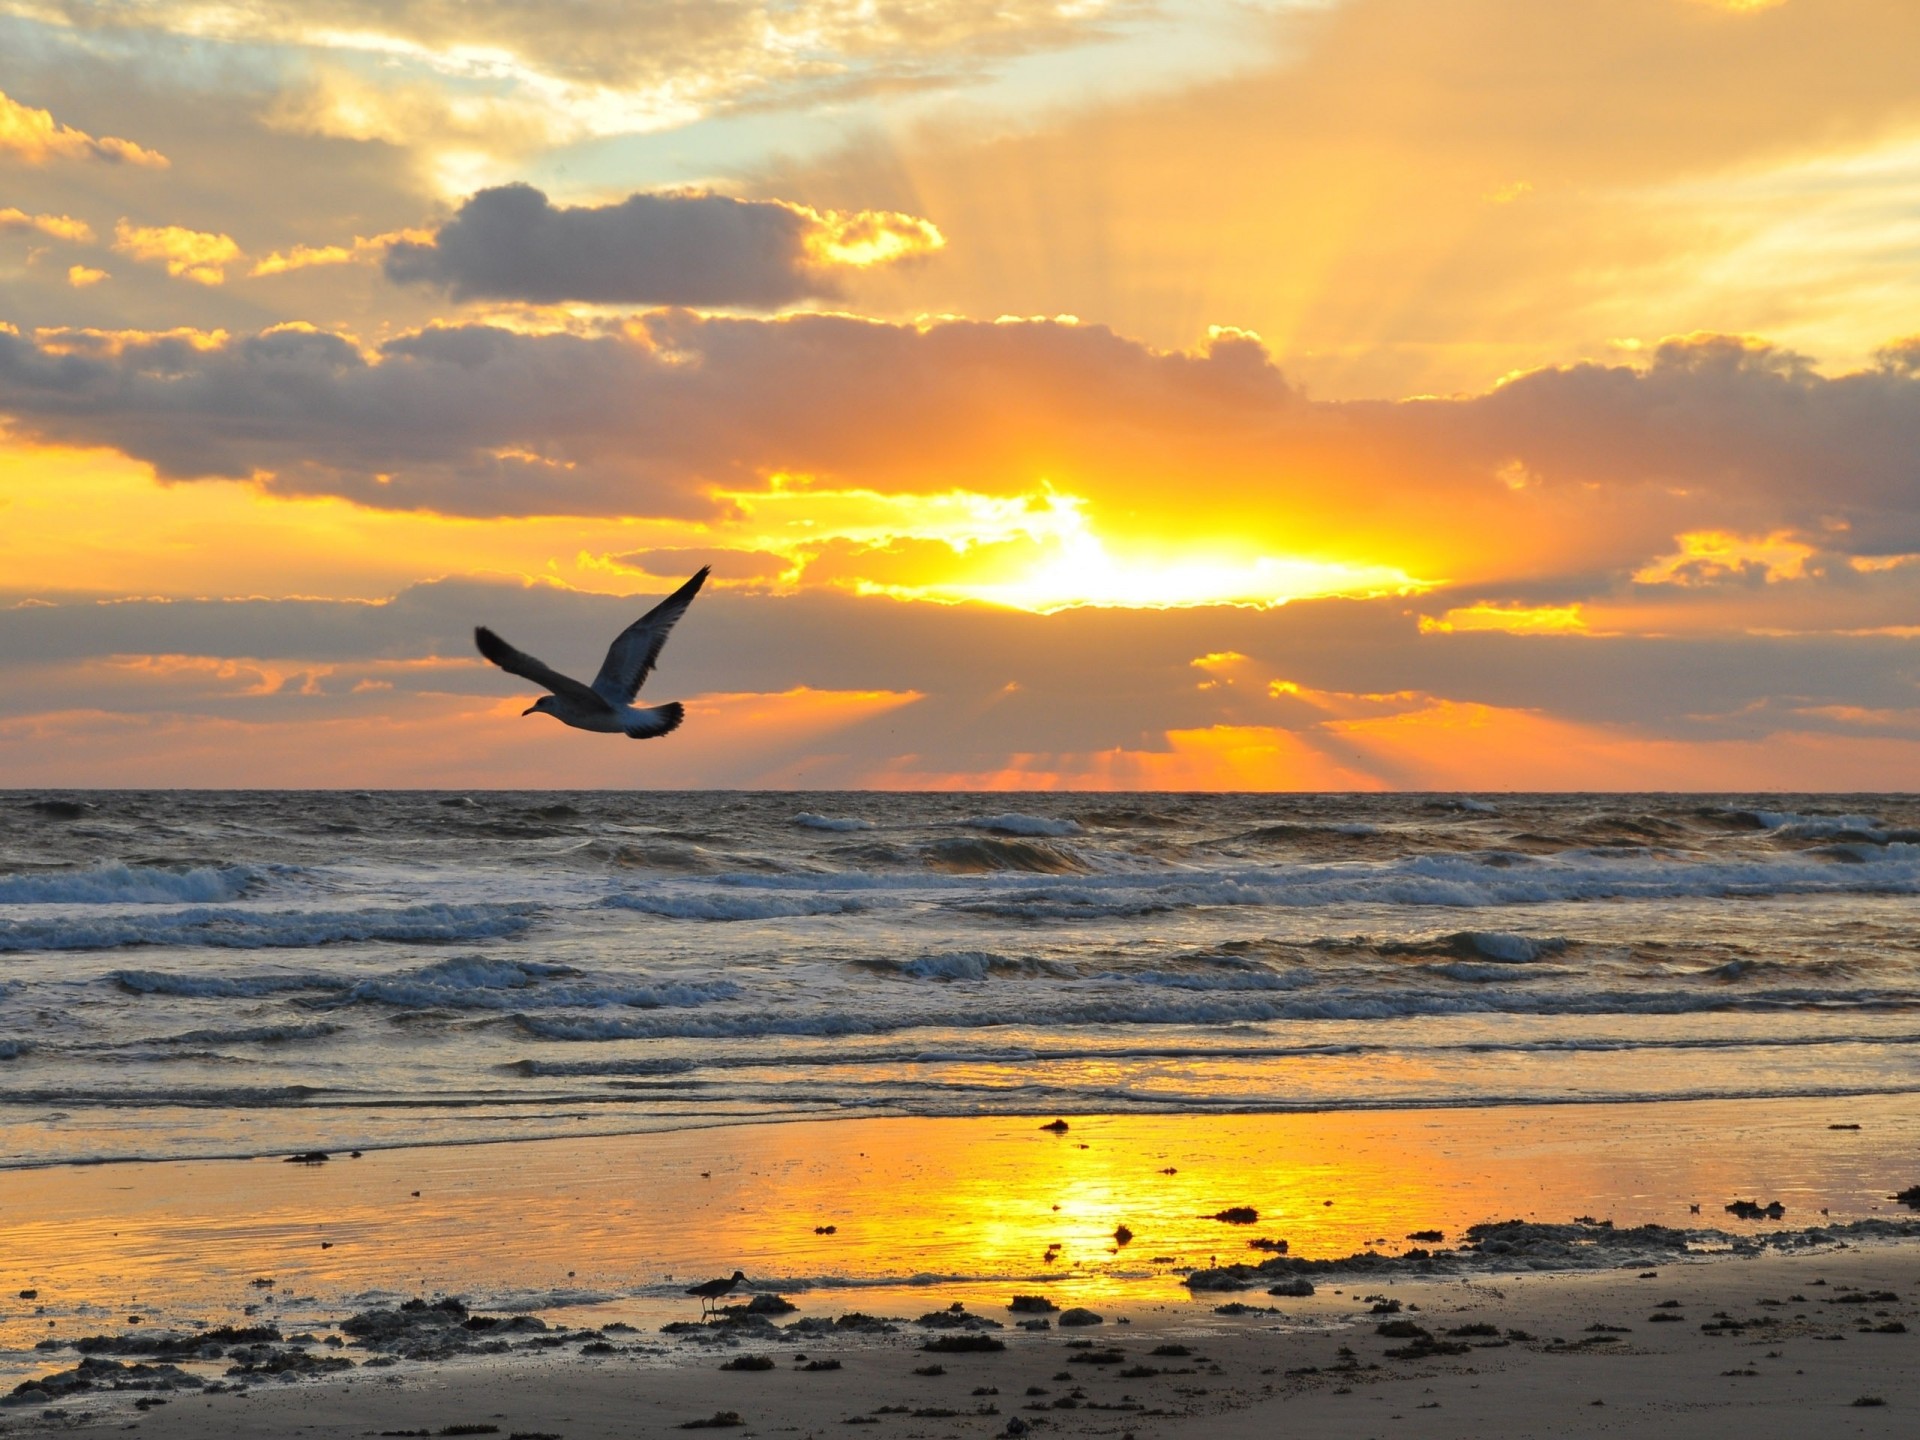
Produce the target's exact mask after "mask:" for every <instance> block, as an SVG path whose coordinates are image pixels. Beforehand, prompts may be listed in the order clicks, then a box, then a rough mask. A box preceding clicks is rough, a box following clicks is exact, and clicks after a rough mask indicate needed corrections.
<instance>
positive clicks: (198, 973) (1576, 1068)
mask: <svg viewBox="0 0 1920 1440" xmlns="http://www.w3.org/2000/svg"><path fill="white" fill-rule="evenodd" d="M1916 893H1920V801H1916V799H1915V798H1914V797H1910V796H1889V795H1858V796H1844V797H1836V796H1785V795H1511V794H1498V795H1493V794H1489V795H1477V796H1473V795H1404V794H1400V795H1275V794H1132V795H1129V794H1099V795H1093V794H1006V793H992V794H954V793H940V794H919V793H915V794H893V793H871V792H860V793H821V792H806V793H742V792H733V791H727V792H678V791H676V792H666V793H660V792H643V793H630V792H604V791H595V792H582V793H558V792H539V793H516V792H474V793H470V794H449V793H427V792H381V793H351V792H337V791H329V792H300V793H295V792H264V791H244V792H242V791H235V792H180V791H166V792H153V791H140V792H132V791H129V792H107V791H88V792H17V791H16V792H8V793H0V1168H11V1169H25V1168H31V1167H46V1166H58V1165H69V1164H79V1163H95V1162H103V1161H118V1160H134V1159H141V1160H172V1159H190V1158H191V1159H210V1158H215V1157H266V1156H284V1155H287V1154H290V1153H298V1152H302V1151H308V1150H314V1151H326V1152H333V1153H339V1152H342V1151H347V1150H360V1151H362V1152H368V1153H370V1152H375V1151H380V1150H388V1149H393V1148H396V1147H419V1146H446V1145H459V1144H470V1143H475V1142H483V1141H513V1140H530V1139H536V1138H549V1137H575V1138H578V1137H585V1136H608V1135H622V1134H633V1133H643V1132H659V1131H684V1130H690V1129H696V1128H703V1127H713V1126H722V1125H738V1124H743V1123H753V1122H769V1121H792V1120H799V1119H822V1118H835V1117H844V1116H922V1117H924V1116H996V1115H998V1116H1037V1117H1043V1118H1044V1117H1050V1116H1060V1117H1074V1116H1083V1115H1104V1116H1124V1115H1138V1114H1188V1115H1192V1114H1207V1113H1220V1114H1260V1113H1267V1112H1296V1111H1297V1112H1334V1111H1342V1110H1353V1111H1382V1110H1396V1109H1400V1110H1410V1109H1423V1108H1424V1109H1435V1110H1449V1109H1451V1110H1464V1109H1484V1108H1488V1107H1515V1106H1542V1105H1561V1106H1565V1105H1580V1104H1604V1103H1607V1102H1621V1103H1628V1102H1631V1103H1645V1102H1662V1101H1690V1100H1739V1099H1753V1098H1761V1097H1786V1096H1795V1097H1832V1098H1839V1097H1848V1096H1895V1095H1903V1094H1911V1093H1913V1092H1915V1091H1916V1090H1920V1063H1916V1062H1920V927H1916V924H1915V920H1916V910H1915V905H1914V899H1915V896H1916Z"/></svg>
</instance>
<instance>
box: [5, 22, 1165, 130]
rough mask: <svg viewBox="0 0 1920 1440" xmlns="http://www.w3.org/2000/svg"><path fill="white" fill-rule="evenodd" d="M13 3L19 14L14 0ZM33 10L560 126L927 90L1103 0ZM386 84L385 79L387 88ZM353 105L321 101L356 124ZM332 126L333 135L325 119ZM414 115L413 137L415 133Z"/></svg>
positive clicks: (1067, 32) (82, 26) (459, 113)
mask: <svg viewBox="0 0 1920 1440" xmlns="http://www.w3.org/2000/svg"><path fill="white" fill-rule="evenodd" d="M9 8H12V9H15V10H16V11H18V10H19V9H21V8H23V7H22V6H20V5H18V4H16V5H14V6H11V7H9ZM24 8H26V9H27V13H28V14H29V15H31V16H33V17H35V18H40V19H43V20H46V21H48V22H50V23H51V24H52V25H57V26H59V27H61V28H63V29H65V28H71V29H74V30H83V31H91V32H98V31H101V30H107V29H112V30H119V31H121V32H123V33H124V32H127V31H135V32H141V31H144V32H148V33H156V32H157V33H161V34H169V35H173V36H178V37H182V38H185V39H189V40H192V41H194V42H197V43H198V44H199V45H201V46H203V47H205V46H209V45H214V44H219V43H222V42H224V43H226V44H228V45H232V46H235V47H249V48H251V47H259V46H274V47H286V48H290V49H294V50H297V51H300V52H304V56H303V58H308V59H329V60H334V61H336V62H339V63H338V64H337V66H336V69H338V70H340V71H345V72H347V73H348V74H351V69H350V67H355V65H356V62H358V65H359V66H365V65H367V64H368V63H369V62H370V63H371V64H374V65H378V66H381V67H383V68H384V69H386V70H387V71H389V72H391V73H395V74H397V75H398V76H399V77H401V78H402V79H403V80H405V81H408V82H411V87H410V88H415V89H419V88H422V87H421V83H420V82H423V81H432V82H438V84H439V85H442V86H445V87H446V88H447V89H448V90H449V91H450V92H452V93H451V94H450V95H449V96H445V97H439V99H440V103H439V104H438V105H437V106H430V105H429V104H428V103H427V102H428V100H429V99H430V98H432V97H429V96H422V97H420V100H419V101H418V102H417V103H416V104H415V106H414V107H413V108H414V110H415V114H416V118H418V117H419V115H420V112H423V111H427V110H429V109H437V110H439V111H440V112H441V114H442V116H444V118H446V119H449V120H452V121H454V122H456V123H463V122H466V120H467V115H468V113H469V112H472V111H474V110H487V109H499V108H502V106H501V100H500V98H499V97H501V96H504V97H505V98H506V99H507V100H508V101H509V102H511V105H512V108H515V109H520V110H525V111H529V112H533V113H537V114H541V115H544V117H545V118H546V120H547V123H548V125H549V126H550V128H551V131H552V133H553V136H554V138H557V139H561V140H566V139H575V138H580V137H581V136H585V135H607V134H616V133H622V132H632V131H641V130H651V129H658V128H660V127H661V126H663V125H667V124H676V123H683V122H685V121H687V120H690V119H694V118H697V117H698V116H700V115H701V114H703V113H706V112H710V111H713V110H718V109H724V108H730V107H740V106H747V105H765V104H769V103H774V102H777V101H782V100H786V101H797V100H804V99H809V98H829V97H831V98H840V99H845V98H846V97H848V96H849V95H857V94H861V93H869V92H872V91H874V90H889V89H902V88H926V87H930V86H936V85H942V84H950V83H953V82H955V81H957V80H962V79H967V78H971V77H972V76H974V75H975V74H976V73H977V72H978V71H979V70H980V68H981V67H982V66H983V65H986V64H989V63H991V62H994V61H1006V60H1010V59H1013V58H1015V57H1018V56H1020V55H1022V54H1026V53H1032V52H1035V51H1042V50H1046V49H1051V48H1055V47H1059V46H1062V45H1066V44H1071V43H1074V42H1076V41H1082V40H1087V39H1097V38H1098V37H1099V36H1100V35H1101V34H1102V33H1103V31H1104V30H1105V29H1106V28H1107V26H1108V24H1109V22H1110V18H1111V16H1112V14H1113V12H1116V11H1131V10H1135V9H1136V8H1137V7H1134V6H1132V5H1125V4H1114V3H1111V0H1080V3H1074V4H1062V3H1060V0H913V3H909V4H900V3H883V4H874V3H871V0H791V3H777V4H773V3H767V0H702V3H700V4H697V5H640V6H635V5H633V4H631V3H630V0H575V3H572V4H569V5H568V6H567V7H566V11H565V14H564V17H559V18H557V17H556V16H555V15H554V14H553V13H552V12H550V11H547V10H544V9H541V8H537V7H536V8H529V7H528V6H526V5H525V4H522V3H519V0H470V3H465V4H462V5H459V6H457V7H453V8H451V9H450V8H449V7H447V6H446V5H444V4H440V3H436V0H379V3H375V0H253V3H249V4H247V5H209V4H205V3H200V0H144V3H139V4H118V5H110V6H100V5H98V4H97V3H93V0H32V3H31V5H30V6H27V7H24ZM391 88H392V87H391V86H389V87H383V89H386V90H389V91H390V89H391ZM366 108H367V107H366V106H364V105H355V104H351V103H349V104H347V105H344V106H340V107H338V108H337V109H333V111H332V113H329V114H320V115H316V116H315V117H314V118H315V119H316V120H322V119H324V120H327V121H330V122H331V123H334V124H336V125H342V126H351V125H354V124H356V123H357V124H359V125H361V126H363V127H364V126H365V125H366V124H367V118H366V116H365V114H364V111H365V110H366ZM335 133H339V132H337V131H336V132H335ZM419 134H420V132H419V131H418V130H417V129H416V130H415V131H414V132H413V138H418V136H419Z"/></svg>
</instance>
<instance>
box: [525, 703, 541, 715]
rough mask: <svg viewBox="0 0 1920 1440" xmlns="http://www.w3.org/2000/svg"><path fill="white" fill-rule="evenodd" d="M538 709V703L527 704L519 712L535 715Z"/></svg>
mask: <svg viewBox="0 0 1920 1440" xmlns="http://www.w3.org/2000/svg"><path fill="white" fill-rule="evenodd" d="M539 711H540V707H539V706H538V705H529V706H527V708H526V709H524V710H522V711H521V712H520V713H521V714H522V715H536V714H538V713H539Z"/></svg>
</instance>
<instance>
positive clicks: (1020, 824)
mask: <svg viewBox="0 0 1920 1440" xmlns="http://www.w3.org/2000/svg"><path fill="white" fill-rule="evenodd" d="M966 823H967V824H968V825H970V826H972V827H973V828H974V829H975V830H990V831H992V832H993V833H994V834H995V835H1053V836H1058V835H1078V834H1080V833H1081V831H1080V825H1079V823H1078V822H1077V821H1073V820H1063V819H1056V818H1054V817H1051V816H1047V815H1022V814H1020V813H1019V812H1018V811H1010V812H1008V813H1007V814H1005V815H980V816H976V817H975V818H973V819H971V820H969V821H967V822H966Z"/></svg>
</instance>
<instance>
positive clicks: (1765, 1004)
mask: <svg viewBox="0 0 1920 1440" xmlns="http://www.w3.org/2000/svg"><path fill="white" fill-rule="evenodd" d="M988 993H989V994H991V993H992V992H988ZM1819 1009H1836V1010H1867V1011H1885V1010H1914V1009H1920V992H1915V991H1898V992H1891V991H1890V992H1877V993H1869V994H1865V995H1863V994H1861V993H1859V992H1853V991H1827V990H1816V989H1811V988H1797V989H1780V990H1773V991H1756V992H1751V993H1745V994H1741V993H1733V992H1728V991H1725V990H1717V991H1704V992H1703V991H1700V990H1696V989H1689V990H1655V991H1646V990H1633V991H1621V990H1616V991H1598V992H1587V993H1577V992H1576V993H1563V992H1553V991H1543V990H1538V989H1521V990H1507V989H1500V988H1497V987H1493V986H1488V987H1485V988H1475V989H1472V990H1455V989H1451V988H1450V989H1448V990H1444V991H1440V990H1419V991H1412V990H1407V991H1383V992H1359V991H1351V990H1342V991H1333V992H1327V993H1318V994H1315V993H1307V994H1301V993H1298V992H1297V991H1281V992H1279V993H1271V992H1259V991H1256V992H1252V993H1238V994H1235V993H1224V994H1221V993H1210V994H1208V995H1207V996H1206V997H1205V998H1182V999H1178V1000H1176V999H1172V998H1163V997H1160V996H1146V997H1135V996H1129V995H1126V994H1115V995H1110V996H1104V997H1100V998H1080V997H1079V996H1075V997H1074V998H1057V997H1056V998H1053V999H1051V1000H1050V1001H1049V1002H1048V1003H1045V1004H1035V1003H1033V1002H1032V1000H1031V998H1030V997H1028V996H1026V995H1022V996H1021V997H1020V998H1019V999H1018V1000H1017V1001H1010V1002H1008V1003H1004V1004H1001V1005H994V1004H991V1003H982V1004H976V1005H973V1006H969V1007H966V1008H960V1009H951V1010H938V1011H932V1010H922V1011H917V1012H895V1013H877V1012H875V1011H873V1010H872V1009H867V1008H862V1009H858V1010H854V1009H839V1008H826V1007H822V1008H819V1009H812V1010H789V1011H782V1010H779V1009H774V1008H770V1007H765V1006H761V1007H756V1008H754V1009H752V1010H727V1011H700V1012H691V1013H684V1014H671V1015H668V1014H659V1015H647V1016H627V1015H604V1016H603V1015H595V1016H578V1015H548V1014H540V1013H535V1012H532V1011H522V1012H519V1013H516V1014H515V1015H514V1016H513V1021H514V1023H515V1024H516V1025H518V1026H519V1027H520V1028H521V1029H523V1030H524V1031H526V1032H527V1033H528V1034H531V1035H535V1036H538V1037H539V1038H541V1039H546V1040H573V1041H600V1040H648V1039H652V1040H662V1039H721V1038H750V1037H755V1036H776V1035H794V1036H800V1035H811V1036H823V1037H836V1036H854V1035H890V1034H898V1033H899V1032H901V1031H905V1030H926V1029H933V1030H942V1029H945V1030H978V1029H988V1028H994V1027H999V1026H1008V1027H1016V1026H1018V1027H1032V1026H1059V1027H1067V1028H1081V1027H1086V1026H1114V1025H1119V1026H1128V1025H1206V1026H1222V1025H1251V1024H1262V1023H1271V1022H1274V1021H1286V1020H1360V1021H1383V1020H1409V1019H1424V1018H1431V1017H1440V1016H1453V1015H1555V1016H1600V1015H1687V1014H1702V1013H1709V1012H1773V1011H1785V1010H1809V1011H1811V1010H1819Z"/></svg>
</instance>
